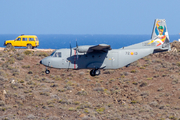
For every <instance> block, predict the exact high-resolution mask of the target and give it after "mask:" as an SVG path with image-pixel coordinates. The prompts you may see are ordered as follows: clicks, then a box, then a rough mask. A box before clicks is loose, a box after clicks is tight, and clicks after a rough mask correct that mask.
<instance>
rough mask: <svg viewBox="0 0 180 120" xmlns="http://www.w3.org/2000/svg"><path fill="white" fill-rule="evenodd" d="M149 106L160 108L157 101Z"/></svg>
mask: <svg viewBox="0 0 180 120" xmlns="http://www.w3.org/2000/svg"><path fill="white" fill-rule="evenodd" d="M149 105H150V106H151V107H158V106H159V104H158V102H157V101H153V102H151V103H149Z"/></svg>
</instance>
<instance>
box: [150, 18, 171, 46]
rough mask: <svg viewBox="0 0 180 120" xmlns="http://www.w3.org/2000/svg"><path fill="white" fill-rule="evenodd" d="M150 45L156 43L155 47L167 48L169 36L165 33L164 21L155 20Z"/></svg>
mask: <svg viewBox="0 0 180 120" xmlns="http://www.w3.org/2000/svg"><path fill="white" fill-rule="evenodd" d="M151 43H156V46H162V48H167V47H169V34H168V31H167V26H166V20H165V19H156V20H155V22H154V27H153V31H152V36H151V42H150V43H149V44H151Z"/></svg>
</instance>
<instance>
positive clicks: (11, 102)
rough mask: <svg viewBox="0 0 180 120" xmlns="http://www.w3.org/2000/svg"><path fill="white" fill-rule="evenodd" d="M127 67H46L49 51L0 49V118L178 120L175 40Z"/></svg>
mask: <svg viewBox="0 0 180 120" xmlns="http://www.w3.org/2000/svg"><path fill="white" fill-rule="evenodd" d="M171 46H172V50H171V51H169V52H163V53H156V54H152V55H149V56H147V57H144V58H142V59H140V60H138V61H136V62H134V63H132V64H131V65H130V66H129V67H127V68H126V67H123V68H120V69H117V70H101V75H99V76H95V77H91V76H90V75H89V71H90V70H69V71H67V70H66V69H53V68H50V71H51V73H50V74H48V75H46V74H45V73H44V71H45V67H44V66H43V65H41V64H39V61H40V60H41V59H43V58H44V57H46V56H48V55H50V53H51V52H52V50H51V51H48V50H27V49H11V50H7V49H5V50H4V49H2V50H0V119H2V120H27V119H35V120H106V119H111V120H178V119H180V81H179V78H180V43H179V42H177V41H174V42H173V43H171Z"/></svg>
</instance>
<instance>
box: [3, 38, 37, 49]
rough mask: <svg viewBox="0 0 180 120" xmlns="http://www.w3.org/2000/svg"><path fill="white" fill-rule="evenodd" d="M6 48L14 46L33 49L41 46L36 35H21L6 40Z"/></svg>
mask: <svg viewBox="0 0 180 120" xmlns="http://www.w3.org/2000/svg"><path fill="white" fill-rule="evenodd" d="M4 46H6V48H11V47H12V46H13V47H27V48H28V49H33V48H35V47H37V46H39V40H38V38H37V36H36V35H21V36H18V37H17V38H16V39H15V40H6V41H5V42H4Z"/></svg>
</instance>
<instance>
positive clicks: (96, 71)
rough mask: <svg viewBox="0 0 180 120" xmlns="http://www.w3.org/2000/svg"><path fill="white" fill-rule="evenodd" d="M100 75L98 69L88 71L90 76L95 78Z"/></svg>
mask: <svg viewBox="0 0 180 120" xmlns="http://www.w3.org/2000/svg"><path fill="white" fill-rule="evenodd" d="M100 74H101V71H100V70H99V69H92V70H91V71H90V75H91V76H97V75H100Z"/></svg>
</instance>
